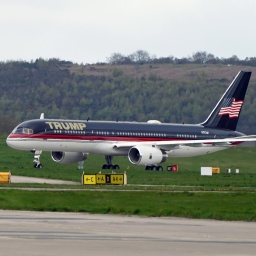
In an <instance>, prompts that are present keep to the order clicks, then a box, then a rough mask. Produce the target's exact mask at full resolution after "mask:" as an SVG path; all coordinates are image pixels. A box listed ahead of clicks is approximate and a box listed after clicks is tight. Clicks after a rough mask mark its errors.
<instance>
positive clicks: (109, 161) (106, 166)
mask: <svg viewBox="0 0 256 256" xmlns="http://www.w3.org/2000/svg"><path fill="white" fill-rule="evenodd" d="M112 159H113V156H105V160H106V162H107V163H106V164H103V165H102V169H104V170H106V169H113V170H118V169H120V167H119V165H117V164H115V165H113V164H112Z"/></svg>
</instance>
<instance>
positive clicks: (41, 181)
mask: <svg viewBox="0 0 256 256" xmlns="http://www.w3.org/2000/svg"><path fill="white" fill-rule="evenodd" d="M11 183H37V184H66V185H80V184H81V183H79V182H74V181H65V180H55V179H44V178H34V177H25V176H14V175H12V176H11Z"/></svg>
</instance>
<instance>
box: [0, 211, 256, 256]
mask: <svg viewBox="0 0 256 256" xmlns="http://www.w3.org/2000/svg"><path fill="white" fill-rule="evenodd" d="M255 231H256V223H248V222H228V221H212V220H193V219H183V218H154V217H152V218H148V217H133V216H132V217H129V216H115V215H98V214H97V215H91V214H83V213H52V212H26V211H4V210H0V251H1V255H2V256H9V255H10V256H13V255H19V256H23V255H24V256H39V255H40V256H41V255H48V256H51V255H54V256H56V255H62V256H67V255H72V256H76V255H104V256H108V255H111V256H115V255H118V256H120V255H152V256H153V255H158V256H160V255H243V256H244V255H255V252H256V232H255Z"/></svg>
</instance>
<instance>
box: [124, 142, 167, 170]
mask: <svg viewBox="0 0 256 256" xmlns="http://www.w3.org/2000/svg"><path fill="white" fill-rule="evenodd" d="M167 157H168V156H167V154H166V153H164V152H162V151H161V150H160V149H158V148H155V147H150V146H139V147H132V148H131V149H130V150H129V152H128V159H129V161H130V162H131V163H132V164H138V165H154V164H159V163H162V162H165V160H166V158H167Z"/></svg>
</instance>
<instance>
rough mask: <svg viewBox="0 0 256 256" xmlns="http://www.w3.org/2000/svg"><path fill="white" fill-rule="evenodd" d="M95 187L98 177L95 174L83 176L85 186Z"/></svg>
mask: <svg viewBox="0 0 256 256" xmlns="http://www.w3.org/2000/svg"><path fill="white" fill-rule="evenodd" d="M85 184H86V185H95V184H96V175H95V174H89V175H88V174H86V175H83V185H85Z"/></svg>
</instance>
